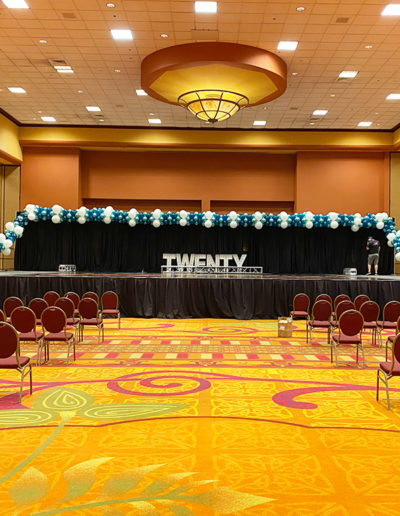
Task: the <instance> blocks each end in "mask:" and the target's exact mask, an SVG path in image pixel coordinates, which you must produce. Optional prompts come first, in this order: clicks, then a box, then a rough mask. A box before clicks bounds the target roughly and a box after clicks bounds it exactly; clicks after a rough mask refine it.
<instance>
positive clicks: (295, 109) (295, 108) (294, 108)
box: [290, 107, 299, 111]
mask: <svg viewBox="0 0 400 516" xmlns="http://www.w3.org/2000/svg"><path fill="white" fill-rule="evenodd" d="M298 109H299V108H298V107H291V108H290V111H297V110H298Z"/></svg>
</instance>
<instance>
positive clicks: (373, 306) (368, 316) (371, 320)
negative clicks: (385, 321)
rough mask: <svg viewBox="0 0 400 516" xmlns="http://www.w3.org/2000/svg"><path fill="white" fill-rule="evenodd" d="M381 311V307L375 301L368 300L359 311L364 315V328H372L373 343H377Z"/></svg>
mask: <svg viewBox="0 0 400 516" xmlns="http://www.w3.org/2000/svg"><path fill="white" fill-rule="evenodd" d="M380 311H381V309H380V308H379V305H378V303H375V301H366V302H365V303H363V304H362V305H361V307H360V309H359V312H360V313H361V315H362V316H363V317H364V330H372V344H373V345H375V344H376V324H377V322H378V318H379V312H380Z"/></svg>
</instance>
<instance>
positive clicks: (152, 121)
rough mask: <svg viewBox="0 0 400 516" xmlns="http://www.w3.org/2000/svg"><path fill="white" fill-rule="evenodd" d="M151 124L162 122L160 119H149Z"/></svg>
mask: <svg viewBox="0 0 400 516" xmlns="http://www.w3.org/2000/svg"><path fill="white" fill-rule="evenodd" d="M148 121H149V124H161V120H160V119H159V118H148Z"/></svg>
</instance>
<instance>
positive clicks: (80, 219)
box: [78, 217, 86, 224]
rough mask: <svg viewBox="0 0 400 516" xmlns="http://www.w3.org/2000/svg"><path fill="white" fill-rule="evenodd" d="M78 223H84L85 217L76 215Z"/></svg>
mask: <svg viewBox="0 0 400 516" xmlns="http://www.w3.org/2000/svg"><path fill="white" fill-rule="evenodd" d="M78 222H79V224H84V223H85V222H86V219H85V217H78Z"/></svg>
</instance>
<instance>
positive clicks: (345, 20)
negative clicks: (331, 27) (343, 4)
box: [335, 16, 350, 23]
mask: <svg viewBox="0 0 400 516" xmlns="http://www.w3.org/2000/svg"><path fill="white" fill-rule="evenodd" d="M349 20H350V18H349V17H346V16H339V17H338V18H336V21H335V23H349Z"/></svg>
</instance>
